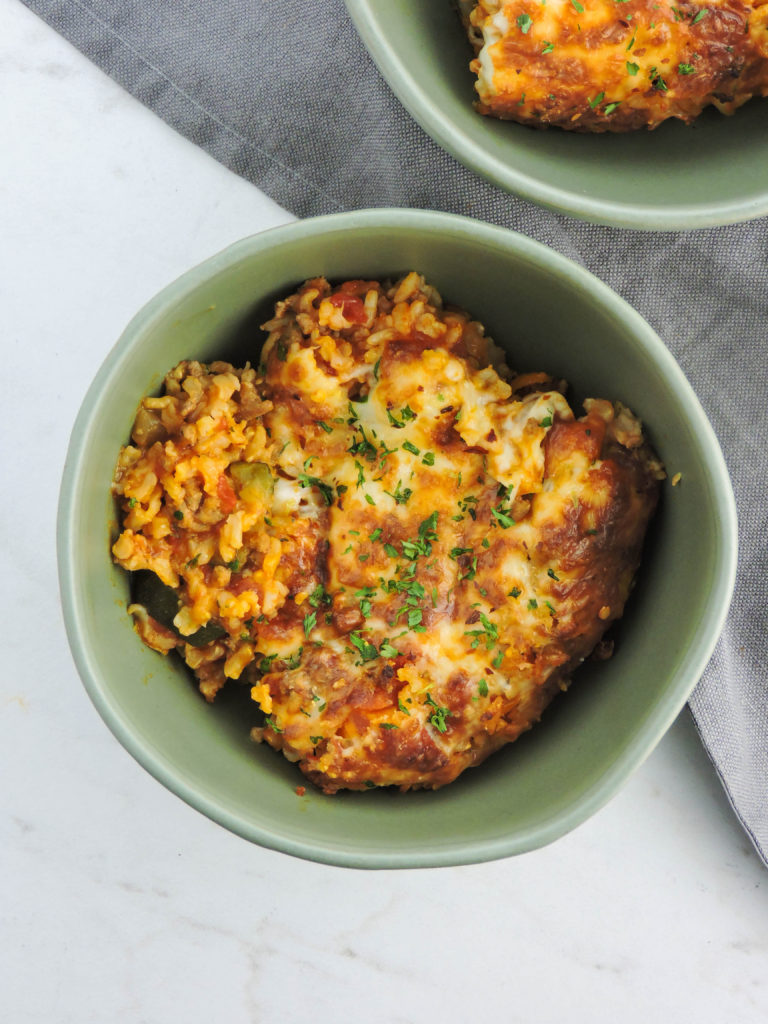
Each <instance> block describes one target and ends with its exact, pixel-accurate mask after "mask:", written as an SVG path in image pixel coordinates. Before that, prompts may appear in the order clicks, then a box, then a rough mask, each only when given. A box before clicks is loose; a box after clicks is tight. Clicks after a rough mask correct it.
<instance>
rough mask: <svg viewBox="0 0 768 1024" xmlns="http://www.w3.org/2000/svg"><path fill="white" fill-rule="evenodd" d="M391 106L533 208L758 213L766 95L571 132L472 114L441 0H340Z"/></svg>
mask: <svg viewBox="0 0 768 1024" xmlns="http://www.w3.org/2000/svg"><path fill="white" fill-rule="evenodd" d="M346 3H347V7H348V9H349V12H350V14H351V15H352V18H353V19H354V22H355V24H356V25H357V28H358V31H359V32H360V35H361V36H362V38H363V41H364V42H365V44H366V46H367V47H368V50H369V51H370V53H371V55H372V57H373V58H374V60H375V61H376V63H377V64H378V66H379V70H380V71H381V73H382V74H383V75H384V77H385V78H386V80H387V81H388V82H389V84H390V86H391V87H392V89H393V91H394V92H395V94H396V95H397V96H398V98H399V99H400V100H401V102H402V103H403V105H404V106H405V107H406V108H407V109H408V110H409V111H410V112H411V114H413V116H414V117H415V118H416V120H417V121H418V122H419V123H420V124H421V126H422V127H423V128H424V129H425V130H426V131H427V132H428V133H429V134H430V135H431V136H432V138H433V139H434V140H435V141H436V142H437V143H439V145H441V146H443V147H444V148H445V149H447V150H448V152H449V153H452V154H453V156H455V157H456V159H457V160H460V161H461V162H462V163H464V164H466V165H467V166H468V167H471V168H472V169H473V170H475V171H477V172H478V173H479V174H482V175H484V176H485V177H486V178H489V179H490V180H491V181H493V182H495V184H497V185H499V186H501V188H504V189H507V190H509V191H510V192H516V193H518V194H519V195H521V196H524V197H525V198H526V199H531V200H533V201H534V202H536V203H540V204H541V205H542V206H546V207H549V208H550V209H553V210H557V211H560V212H562V213H569V214H571V215H572V216H574V217H582V218H584V219H585V220H590V221H595V222H597V223H599V224H612V225H615V226H617V227H628V228H646V229H648V228H650V229H658V230H671V229H678V228H698V227H707V226H711V225H717V224H728V223H732V222H734V221H742V220H749V219H750V218H752V217H760V216H762V215H763V214H766V213H768V100H760V99H758V100H754V101H752V102H751V103H748V104H747V105H746V106H745V107H742V108H741V110H739V111H737V113H736V114H735V115H734V116H733V117H730V118H729V117H723V115H722V114H719V113H717V111H714V110H709V111H707V112H705V113H704V115H703V116H702V117H701V118H700V119H699V120H698V121H697V122H696V123H695V125H694V126H692V127H686V126H685V125H683V124H681V123H680V122H675V123H669V122H667V123H665V124H663V125H662V126H661V127H660V128H658V129H657V130H656V131H654V132H650V133H649V132H640V133H637V132H633V133H630V134H627V135H616V136H611V135H591V136H590V135H577V134H574V133H570V132H562V131H557V130H555V129H552V130H550V131H537V130H535V129H532V128H526V127H524V126H522V125H518V124H513V123H510V122H501V121H497V120H494V119H492V118H486V117H481V116H480V115H479V114H477V113H475V111H474V109H473V107H472V102H473V100H474V97H475V93H474V76H473V75H472V74H471V73H470V71H469V69H468V64H469V61H470V59H471V57H472V53H471V50H470V47H469V43H468V42H467V39H466V37H465V35H464V31H463V28H462V26H461V24H460V22H459V18H458V15H457V14H456V11H455V8H454V4H453V3H452V2H451V0H387V3H381V0H346Z"/></svg>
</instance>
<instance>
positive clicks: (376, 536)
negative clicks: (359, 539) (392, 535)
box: [368, 526, 381, 543]
mask: <svg viewBox="0 0 768 1024" xmlns="http://www.w3.org/2000/svg"><path fill="white" fill-rule="evenodd" d="M380 536H381V527H380V526H377V527H376V529H375V530H374V531H373V533H372V534H371V535H370V536H369V538H368V540H370V541H371V542H372V543H375V542H376V541H377V540H378V539H379V537H380Z"/></svg>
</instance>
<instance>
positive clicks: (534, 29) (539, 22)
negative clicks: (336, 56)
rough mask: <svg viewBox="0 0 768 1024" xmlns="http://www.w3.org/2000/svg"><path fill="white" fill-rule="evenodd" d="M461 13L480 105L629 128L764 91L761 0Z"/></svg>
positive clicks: (531, 3)
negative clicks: (472, 56) (466, 31)
mask: <svg viewBox="0 0 768 1024" xmlns="http://www.w3.org/2000/svg"><path fill="white" fill-rule="evenodd" d="M463 17H464V21H465V25H466V26H467V29H468V31H469V36H470V41H471V42H472V45H473V46H474V48H475V50H476V53H477V56H476V58H475V60H474V61H473V62H472V64H471V68H472V70H473V71H474V72H475V73H476V75H477V93H478V97H479V102H478V110H479V111H480V112H481V113H483V114H489V115H492V116H495V117H501V118H506V119H511V120H515V121H520V122H522V123H524V124H536V125H544V126H545V125H557V126H559V127H561V128H566V129H570V130H575V131H627V130H631V129H636V128H642V127H647V128H654V127H656V126H657V125H658V124H660V123H661V122H662V121H664V120H666V119H667V118H669V117H675V118H679V119H680V120H683V121H686V122H690V121H692V120H693V119H694V118H695V117H697V116H698V114H699V113H700V112H701V111H702V110H703V109H704V107H705V106H708V105H710V104H712V105H714V106H716V107H717V108H718V109H719V110H721V111H722V112H723V113H728V114H729V113H733V111H734V110H736V109H737V108H738V107H739V106H741V105H742V104H743V103H745V102H746V101H747V100H748V99H750V98H751V97H753V96H767V95H768V4H766V3H765V0H700V2H699V0H696V2H693V0H691V2H689V0H684V2H682V3H680V4H675V3H663V2H662V3H658V2H656V0H581V2H578V0H547V2H546V3H541V2H539V0H479V2H477V3H475V4H464V7H463Z"/></svg>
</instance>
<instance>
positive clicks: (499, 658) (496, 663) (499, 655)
mask: <svg viewBox="0 0 768 1024" xmlns="http://www.w3.org/2000/svg"><path fill="white" fill-rule="evenodd" d="M503 661H504V651H497V652H496V656H495V657H494V659H493V661H492V662H491V664H492V665H493V667H494V668H501V663H502V662H503Z"/></svg>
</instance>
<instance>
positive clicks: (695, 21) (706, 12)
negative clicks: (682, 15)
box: [691, 7, 709, 25]
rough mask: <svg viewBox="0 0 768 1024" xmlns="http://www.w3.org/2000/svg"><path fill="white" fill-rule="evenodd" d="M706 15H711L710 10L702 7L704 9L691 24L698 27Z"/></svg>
mask: <svg viewBox="0 0 768 1024" xmlns="http://www.w3.org/2000/svg"><path fill="white" fill-rule="evenodd" d="M705 14H709V8H708V7H702V9H701V10H700V11H699V13H698V14H697V15H696V17H695V18H694V19H693V21H692V22H691V24H692V25H697V24H698V23H699V22H700V21H701V19H702V18H703V17H704V15H705Z"/></svg>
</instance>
